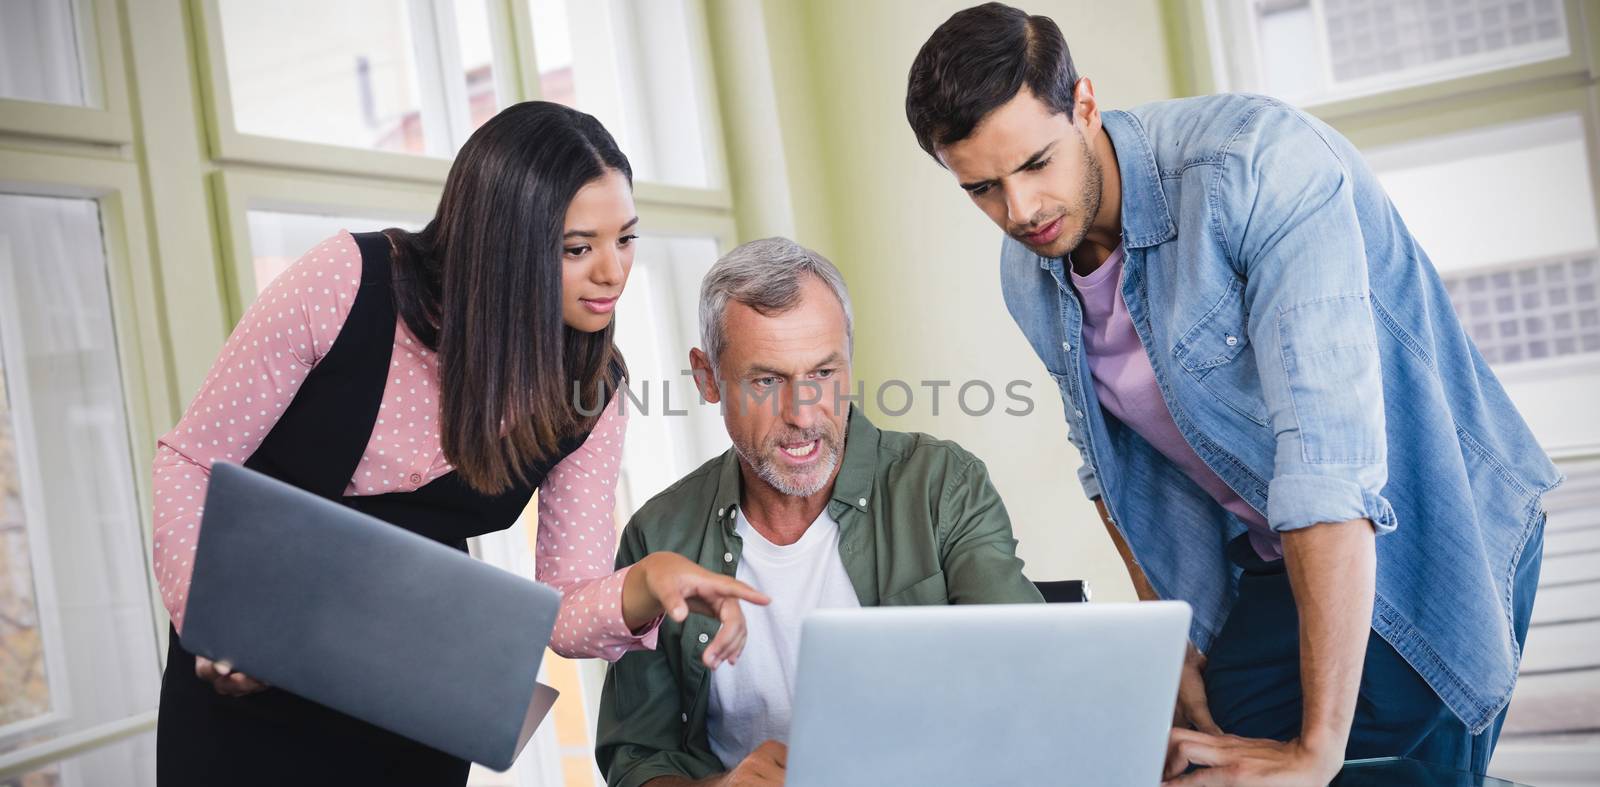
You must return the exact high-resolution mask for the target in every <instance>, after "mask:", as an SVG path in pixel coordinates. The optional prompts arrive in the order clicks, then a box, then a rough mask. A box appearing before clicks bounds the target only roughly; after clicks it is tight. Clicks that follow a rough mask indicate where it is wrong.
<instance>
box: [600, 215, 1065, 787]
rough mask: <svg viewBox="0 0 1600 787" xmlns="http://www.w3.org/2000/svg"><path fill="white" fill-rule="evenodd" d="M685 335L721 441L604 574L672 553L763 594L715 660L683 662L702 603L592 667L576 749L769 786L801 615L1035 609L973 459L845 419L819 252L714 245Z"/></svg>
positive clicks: (838, 304) (706, 625) (845, 318)
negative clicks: (895, 608)
mask: <svg viewBox="0 0 1600 787" xmlns="http://www.w3.org/2000/svg"><path fill="white" fill-rule="evenodd" d="M700 336H701V344H702V346H701V347H700V348H697V349H695V350H692V351H690V354H689V362H690V364H691V366H692V367H693V369H694V372H695V380H696V383H697V385H698V386H699V388H700V393H701V395H702V396H703V397H704V398H705V400H706V401H708V402H711V403H718V404H721V405H722V414H723V421H724V423H725V425H726V426H727V429H728V436H729V438H731V440H732V442H733V448H732V449H731V450H729V451H727V452H725V453H724V454H723V455H722V456H719V457H717V458H715V459H713V460H711V461H710V462H707V463H706V464H705V465H703V466H701V467H700V468H699V469H698V470H695V471H694V472H693V473H690V474H689V475H688V476H687V477H685V478H683V479H682V480H680V481H678V482H677V483H676V484H674V485H672V486H671V487H669V488H668V489H667V490H666V491H664V492H662V493H661V494H659V495H657V496H655V497H654V498H653V499H651V500H650V501H649V502H648V503H646V504H645V505H644V506H643V507H642V508H640V509H639V512H638V513H637V514H636V515H634V517H633V519H632V521H630V522H629V523H628V527H627V529H626V531H625V532H624V533H623V535H622V545H621V547H620V549H619V551H618V554H617V565H618V566H626V565H630V564H632V563H633V562H634V561H636V560H638V559H640V558H642V557H644V556H645V555H647V554H650V553H651V552H656V551H661V550H666V551H672V552H677V553H679V554H681V555H683V556H685V557H687V558H689V559H690V560H694V561H696V562H698V563H699V564H700V565H702V566H704V567H706V568H708V569H711V570H713V571H720V572H722V573H724V574H727V575H729V576H733V577H736V578H738V579H739V580H741V581H744V582H746V583H749V584H751V585H753V586H755V587H756V588H758V589H760V590H763V591H765V592H766V594H767V595H768V596H769V597H771V599H772V602H771V604H769V605H768V606H765V607H749V608H747V609H746V610H745V613H744V614H745V618H746V624H747V628H746V637H747V638H748V639H747V642H746V643H745V645H744V649H743V651H742V653H741V654H740V655H739V656H738V657H737V658H736V659H733V660H730V661H728V662H727V663H726V664H718V663H716V659H715V658H712V661H713V663H712V664H709V665H708V664H706V663H705V659H704V658H702V652H703V651H704V649H705V648H706V646H707V643H708V642H710V641H711V639H712V637H713V636H715V634H716V630H717V627H718V623H717V615H716V613H717V610H714V609H704V610H699V611H698V612H704V613H709V614H690V615H689V616H688V617H687V619H686V620H684V622H682V623H676V622H674V621H673V620H672V619H671V618H670V617H669V618H668V619H666V620H664V621H663V622H662V624H661V629H660V636H659V643H658V645H657V649H656V650H654V651H636V652H634V653H630V654H628V655H626V656H624V657H623V658H622V659H621V660H620V661H618V662H617V663H616V664H614V665H612V666H611V668H610V670H609V671H608V672H607V673H606V682H605V690H604V693H603V694H602V695H601V698H600V722H599V732H598V746H597V748H596V758H597V759H598V761H599V763H600V769H601V770H602V771H604V772H605V774H606V780H607V782H608V783H609V784H611V785H624V786H626V787H634V786H636V785H643V784H647V783H648V784H652V785H656V787H668V786H669V785H678V784H719V785H736V784H737V785H743V784H781V783H782V782H783V776H784V762H785V759H786V757H787V750H786V748H785V744H784V741H785V740H786V739H787V737H788V731H789V712H790V704H791V702H792V700H793V697H792V696H791V694H790V692H791V690H792V687H793V686H794V679H795V667H796V663H797V657H798V653H799V646H800V623H801V620H802V619H803V618H804V617H805V615H806V614H807V613H809V612H811V611H812V610H815V609H821V608H829V607H856V606H880V605H881V606H892V605H906V604H950V603H966V604H981V603H1007V602H1036V601H1040V600H1041V599H1040V597H1039V593H1038V591H1037V590H1036V589H1035V588H1034V586H1033V584H1032V583H1030V582H1029V581H1028V580H1027V579H1026V578H1025V577H1024V576H1023V575H1022V561H1021V560H1020V559H1018V558H1017V556H1016V540H1015V539H1013V538H1012V536H1011V521H1010V519H1009V518H1008V517H1007V516H1006V510H1005V506H1004V505H1003V504H1002V503H1001V502H1000V497H999V495H998V494H996V492H995V490H994V487H993V486H992V485H991V484H990V483H989V477H988V473H987V471H986V470H985V469H984V466H983V463H982V462H980V461H978V459H977V458H975V457H973V456H972V454H970V453H967V452H966V451H965V450H963V449H962V448H961V447H960V446H958V445H956V444H954V443H951V442H949V441H945V440H938V439H935V438H932V437H929V436H927V435H923V434H912V433H904V432H891V431H887V430H880V429H878V428H877V427H875V426H873V425H872V423H871V422H870V421H868V420H867V417H866V415H865V414H864V413H862V412H861V410H860V404H861V397H860V396H859V394H857V395H852V394H851V382H850V380H851V368H850V353H851V347H852V344H853V330H852V320H851V310H850V294H849V292H848V290H846V288H845V284H844V278H843V277H842V276H840V275H839V271H838V269H837V268H835V267H834V266H833V264H832V263H830V262H828V260H827V259H826V258H824V257H823V256H822V255H820V254H817V253H816V252H814V251H811V250H809V249H806V248H804V247H802V246H800V245H799V244H797V243H795V242H793V241H790V240H786V239H783V238H768V239H765V240H759V241H753V242H751V243H746V244H745V245H743V246H740V247H739V248H737V249H734V250H733V251H732V252H729V253H728V255H727V256H725V257H723V258H722V259H721V260H719V261H718V262H717V263H716V265H714V266H713V267H712V269H711V271H710V272H709V273H707V274H706V277H705V280H704V282H703V283H702V285H701V290H700ZM726 603H738V602H736V601H730V602H726ZM715 667H720V668H719V669H715V671H713V670H712V668H715ZM930 688H931V687H930Z"/></svg>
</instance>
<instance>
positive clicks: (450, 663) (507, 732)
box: [182, 462, 561, 771]
mask: <svg viewBox="0 0 1600 787" xmlns="http://www.w3.org/2000/svg"><path fill="white" fill-rule="evenodd" d="M201 521H202V526H201V529H200V540H199V546H198V549H197V553H196V555H195V565H194V579H193V581H192V583H191V584H190V589H189V603H188V611H187V612H186V617H185V621H184V628H183V637H182V642H183V645H184V646H185V647H186V648H188V649H189V650H190V651H192V652H194V653H196V654H199V655H202V656H206V657H208V658H211V659H217V660H226V661H229V662H232V663H233V664H234V666H236V667H238V668H239V670H240V671H242V672H244V673H246V674H249V675H253V676H255V677H257V678H259V679H261V680H264V681H266V682H267V683H268V684H269V685H272V686H274V687H277V688H280V689H283V690H286V691H290V692H293V693H295V694H298V695H300V696H302V697H304V698H306V699H309V700H312V701H314V702H318V703H321V704H323V705H326V706H328V707H330V708H333V709H334V710H338V711H341V712H343V713H346V714H349V715H351V716H354V717H356V718H358V719H362V720H364V721H367V722H370V723H372V724H375V725H377V726H379V727H382V728H384V729H386V730H389V731H391V732H395V733H398V734H400V735H404V736H406V737H408V738H411V739H413V740H417V741H421V742H422V743H425V744H428V745H429V746H433V747H434V748H437V749H440V750H442V751H445V752H448V753H450V754H453V755H455V756H457V757H461V758H462V759H467V760H472V761H473V762H478V763H482V764H484V765H487V766H489V767H491V768H494V769H495V770H501V771H503V770H505V769H507V768H509V767H511V764H512V763H513V762H514V761H515V760H516V758H517V754H518V753H519V752H521V751H522V748H523V747H524V746H525V745H526V744H527V742H528V739H529V738H530V737H531V736H532V734H533V731H534V729H535V728H536V727H537V725H538V723H539V721H540V719H542V718H543V717H544V715H545V714H546V713H547V712H548V711H549V709H550V706H551V704H552V703H553V702H554V701H555V695H556V692H555V690H554V689H551V688H549V687H547V686H544V685H543V684H538V683H537V682H536V680H535V679H536V677H537V676H538V673H539V662H540V660H541V659H542V658H543V656H544V651H545V646H546V645H547V644H549V642H550V633H551V630H552V629H553V628H554V626H555V619H556V612H557V610H558V608H559V607H560V605H561V594H560V593H559V592H557V591H556V590H554V589H553V588H550V587H546V586H544V585H541V584H539V583H537V582H532V581H529V580H527V579H524V578H522V577H519V576H517V575H515V574H512V573H510V572H508V571H502V570H501V569H498V568H495V567H494V566H491V565H488V564H486V563H482V562H479V561H477V560H473V559H472V558H471V557H468V556H467V555H466V554H464V553H461V552H458V551H456V550H454V549H451V548H450V547H447V546H444V545H442V544H437V543H434V542H433V541H430V540H428V539H426V538H423V537H422V536H419V535H416V534H414V533H411V532H408V531H406V530H403V529H401V528H398V527H395V526H393V525H390V524H388V523H386V522H383V521H381V520H378V519H375V518H373V517H370V516H368V515H366V514H363V513H361V512H359V511H356V510H354V509H352V508H347V507H345V506H342V505H340V504H338V503H335V502H333V501H331V500H324V499H322V498H320V497H317V496H316V495H313V494H311V493H310V492H306V491H304V490H301V489H297V488H295V487H293V486H290V485H288V484H285V483H283V482H281V481H278V480H275V479H273V478H270V477H268V476H266V475H263V474H261V473H257V472H255V471H252V470H248V469H245V468H243V467H240V466H238V465H232V464H227V463H222V462H219V463H217V464H216V465H215V466H213V467H212V468H211V481H210V484H209V487H208V488H207V491H206V509H205V514H204V518H203V519H202V520H201Z"/></svg>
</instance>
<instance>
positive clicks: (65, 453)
mask: <svg viewBox="0 0 1600 787" xmlns="http://www.w3.org/2000/svg"><path fill="white" fill-rule="evenodd" d="M0 377H3V379H4V386H5V397H4V402H5V404H4V408H3V410H4V412H3V414H0V424H3V426H0V528H3V529H4V533H5V535H4V539H3V542H4V547H3V552H0V604H4V605H5V606H6V607H7V610H6V611H7V613H8V615H7V618H6V619H4V620H0V661H3V662H6V663H5V664H4V665H0V670H12V669H17V668H19V667H20V668H21V669H22V672H20V673H7V674H3V675H0V713H3V714H6V716H5V717H4V719H3V720H0V753H4V752H10V751H16V750H18V749H22V748H25V747H27V746H28V745H30V744H32V743H36V742H39V741H42V740H48V739H50V738H53V737H56V736H58V735H61V734H64V733H68V732H72V731H76V730H82V729H85V728H89V727H93V726H96V725H99V724H104V723H108V722H112V721H116V720H119V719H123V718H126V717H128V716H131V715H134V714H138V713H142V712H145V711H149V710H152V709H154V708H155V706H156V699H157V693H158V691H159V688H160V665H159V664H158V663H157V644H156V639H155V631H154V627H153V626H152V625H151V623H152V621H153V620H154V615H153V610H152V607H151V600H150V588H149V585H148V583H147V580H146V573H147V572H146V570H145V558H144V550H143V546H142V543H141V542H142V539H141V524H140V523H141V518H140V516H139V511H138V505H137V502H136V496H135V493H134V474H135V472H136V471H135V469H134V464H133V457H132V446H131V445H130V444H129V439H128V431H127V425H126V423H125V420H124V400H123V391H122V383H121V379H120V373H119V370H118V360H117V350H116V340H115V335H114V332H113V323H112V315H111V302H110V297H109V293H108V291H107V279H106V260H105V254H104V249H103V245H102V240H101V233H100V216H99V206H98V204H97V203H95V202H94V201H92V200H86V199H59V198H48V197H34V196H21V195H9V194H8V195H0ZM10 613H20V615H21V617H18V618H11V617H10ZM32 653H39V654H40V655H39V656H33V655H31V654H32ZM41 669H42V672H39V670H41Z"/></svg>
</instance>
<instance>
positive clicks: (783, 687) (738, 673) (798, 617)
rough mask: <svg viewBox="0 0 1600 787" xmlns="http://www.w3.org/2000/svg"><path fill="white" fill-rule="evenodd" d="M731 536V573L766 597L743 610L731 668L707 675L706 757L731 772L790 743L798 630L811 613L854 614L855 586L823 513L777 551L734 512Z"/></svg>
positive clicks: (832, 525) (831, 524)
mask: <svg viewBox="0 0 1600 787" xmlns="http://www.w3.org/2000/svg"><path fill="white" fill-rule="evenodd" d="M735 532H737V533H738V534H739V537H740V538H742V539H743V540H744V550H743V555H742V556H741V557H740V559H739V568H738V570H737V571H736V572H735V573H734V576H736V577H738V579H739V581H741V582H744V583H747V584H749V585H751V586H753V587H755V588H756V589H757V590H760V591H761V592H763V593H765V594H767V596H768V597H770V598H771V599H772V603H771V604H768V605H767V606H765V607H758V606H755V605H753V604H744V603H742V602H741V608H742V609H743V610H744V619H745V625H746V627H747V630H748V632H749V637H748V638H747V639H746V640H745V645H744V652H743V653H741V654H740V655H739V663H738V664H736V665H731V666H730V665H728V664H723V665H722V666H720V667H718V668H717V669H716V670H714V671H712V673H711V702H710V706H709V708H708V709H707V714H706V733H707V737H708V738H709V739H710V742H711V751H712V752H713V753H715V754H716V755H717V758H718V759H720V760H722V764H723V766H724V767H727V768H732V767H734V766H735V765H738V764H739V763H740V762H741V761H743V760H744V758H745V757H746V756H748V755H749V754H750V752H752V751H755V748H756V747H757V746H760V745H761V744H762V742H764V741H767V740H774V739H775V740H780V741H784V742H788V740H789V717H790V708H791V706H792V705H793V703H794V677H795V667H796V666H797V663H798V661H799V658H800V622H801V621H802V620H804V619H805V616H806V615H807V614H808V613H810V612H811V611H812V610H814V609H829V608H838V607H859V606H861V600H860V599H858V598H856V591H855V586H854V585H851V584H850V576H849V575H848V574H846V573H845V571H844V561H843V560H841V559H840V558H839V523H837V522H835V521H833V517H831V516H828V512H827V510H826V509H824V510H823V512H822V515H821V516H818V517H817V519H816V521H815V522H812V523H811V526H810V527H808V528H807V529H806V532H805V535H802V536H801V537H800V540H799V541H796V542H794V543H793V544H790V545H789V546H778V545H777V544H774V543H772V542H771V541H768V540H767V539H766V538H765V537H763V536H762V535H761V534H760V533H759V532H757V531H756V529H755V528H754V527H751V525H750V520H748V519H745V517H744V511H743V510H740V511H739V512H738V518H737V521H736V523H735Z"/></svg>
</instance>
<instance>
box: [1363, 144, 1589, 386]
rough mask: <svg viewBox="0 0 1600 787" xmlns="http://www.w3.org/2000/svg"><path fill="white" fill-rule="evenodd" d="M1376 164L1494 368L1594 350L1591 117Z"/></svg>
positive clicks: (1373, 154)
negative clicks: (1587, 129) (1587, 133)
mask: <svg viewBox="0 0 1600 787" xmlns="http://www.w3.org/2000/svg"><path fill="white" fill-rule="evenodd" d="M1367 155H1368V159H1369V160H1370V161H1371V163H1372V165H1373V168H1374V169H1375V170H1376V171H1377V173H1378V177H1379V179H1380V180H1381V181H1382V182H1383V186H1384V190H1385V191H1387V192H1388V193H1389V197H1390V199H1391V200H1393V201H1394V204H1395V206H1396V207H1397V208H1398V209H1399V210H1400V214H1401V216H1403V217H1404V218H1405V222H1406V226H1407V228H1408V229H1410V230H1411V232H1412V233H1413V234H1414V235H1416V237H1417V240H1418V242H1419V243H1420V244H1421V246H1422V248H1423V249H1424V250H1425V251H1427V253H1428V256H1429V258H1430V259H1431V260H1432V261H1433V263H1434V265H1435V266H1437V267H1438V269H1439V271H1440V274H1441V275H1442V276H1443V277H1444V279H1445V282H1446V286H1447V288H1448V290H1449V292H1450V298H1451V300H1452V301H1453V302H1454V304H1455V307H1456V312H1457V314H1459V315H1461V317H1462V321H1463V322H1464V323H1465V325H1466V328H1467V332H1468V333H1469V334H1470V335H1471V336H1472V338H1473V340H1474V341H1475V342H1476V343H1477V345H1478V348H1479V350H1481V351H1482V352H1483V354H1484V357H1485V358H1487V359H1488V360H1489V361H1490V363H1496V364H1508V363H1515V362H1526V361H1538V360H1542V359H1547V358H1556V357H1561V356H1567V355H1579V354H1584V353H1590V352H1594V349H1593V348H1594V347H1595V345H1597V344H1600V325H1593V326H1587V327H1586V325H1585V323H1586V322H1588V323H1594V322H1596V321H1597V320H1596V319H1594V318H1595V317H1596V314H1597V313H1600V302H1596V298H1595V287H1596V286H1597V285H1600V273H1597V272H1596V256H1597V253H1600V252H1597V250H1600V234H1597V232H1596V228H1595V219H1594V217H1595V196H1594V189H1593V187H1592V186H1591V185H1590V181H1589V168H1588V158H1589V155H1588V149H1587V145H1586V143H1585V140H1584V127H1583V121H1582V119H1581V118H1580V117H1578V116H1577V115H1558V116H1554V117H1548V118H1541V119H1538V120H1533V121H1529V122H1524V123H1514V124H1509V125H1502V126H1495V127H1492V128H1488V129H1480V130H1475V131H1471V132H1467V133H1464V134H1454V135H1447V136H1441V137H1432V138H1427V139H1422V140H1417V141H1414V142H1408V143H1405V144H1401V145H1395V146H1391V147H1387V148H1381V149H1378V150H1373V151H1369V152H1368V154H1367ZM1463 227H1484V228H1511V227H1517V228H1520V229H1519V230H1518V231H1494V230H1493V229H1491V230H1489V231H1484V232H1463V231H1462V228H1463Z"/></svg>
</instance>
